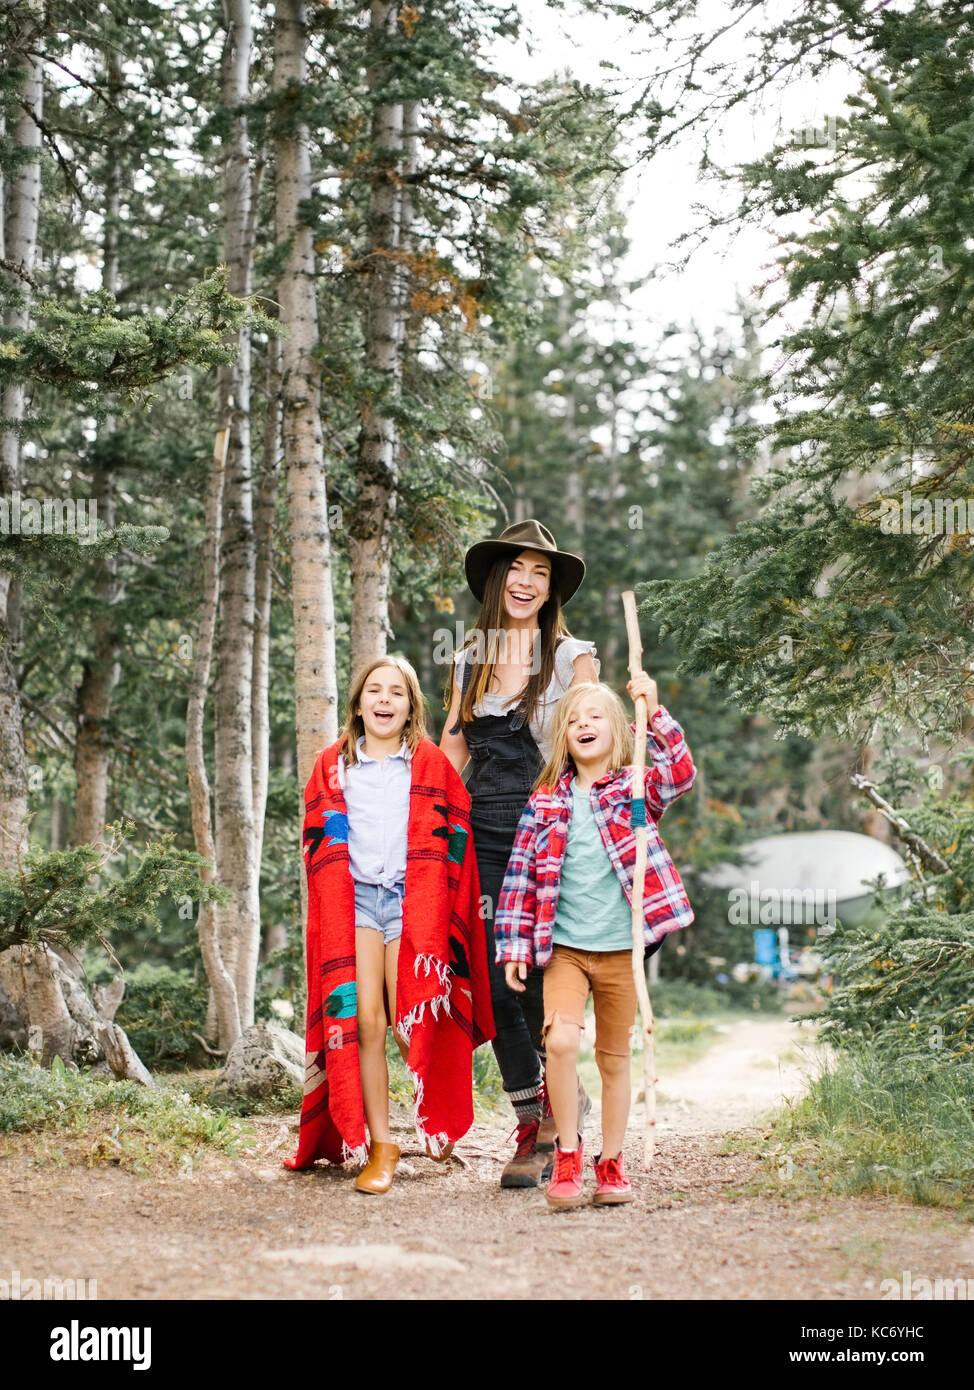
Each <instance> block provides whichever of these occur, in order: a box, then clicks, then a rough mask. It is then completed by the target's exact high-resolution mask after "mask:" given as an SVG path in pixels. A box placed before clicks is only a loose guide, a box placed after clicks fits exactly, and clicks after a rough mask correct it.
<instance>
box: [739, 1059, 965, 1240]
mask: <svg viewBox="0 0 974 1390" xmlns="http://www.w3.org/2000/svg"><path fill="white" fill-rule="evenodd" d="M740 1146H741V1147H745V1148H752V1147H754V1144H753V1141H748V1140H746V1139H745V1140H743V1141H741V1144H740ZM758 1147H759V1148H760V1150H761V1153H762V1157H763V1158H764V1159H765V1163H766V1172H767V1177H768V1179H769V1180H770V1181H771V1182H773V1184H774V1185H775V1186H776V1188H777V1190H778V1191H779V1192H780V1193H782V1195H786V1194H787V1193H789V1192H790V1193H793V1194H794V1195H798V1196H804V1195H808V1194H809V1193H821V1192H823V1191H826V1192H835V1193H841V1194H843V1195H852V1194H857V1193H863V1192H875V1193H882V1194H884V1195H886V1196H891V1197H900V1198H906V1199H908V1200H910V1201H913V1202H918V1203H922V1204H924V1205H928V1206H940V1207H946V1208H951V1209H955V1210H960V1211H963V1212H965V1214H968V1215H969V1216H970V1217H971V1218H972V1219H974V1065H971V1064H970V1063H967V1064H964V1063H961V1064H957V1063H951V1062H949V1061H946V1060H945V1061H942V1062H939V1063H930V1062H926V1061H924V1062H923V1064H922V1065H921V1064H920V1063H919V1062H918V1061H911V1062H909V1063H905V1062H903V1061H902V1060H901V1061H900V1063H899V1065H897V1063H896V1062H895V1060H894V1059H893V1058H891V1057H890V1055H889V1053H888V1052H887V1051H886V1050H885V1049H879V1048H875V1049H865V1048H862V1049H857V1050H855V1051H843V1052H840V1053H838V1054H837V1055H836V1056H835V1057H833V1058H832V1059H831V1060H828V1061H826V1062H825V1064H824V1066H823V1069H822V1071H821V1072H820V1074H819V1076H818V1077H817V1078H816V1079H815V1080H814V1081H813V1082H812V1084H811V1087H810V1089H809V1092H808V1095H807V1096H805V1097H803V1098H802V1099H801V1100H800V1101H797V1102H795V1103H791V1104H788V1105H787V1106H786V1108H785V1109H784V1110H782V1111H780V1112H779V1113H778V1116H777V1117H776V1119H775V1121H774V1123H773V1124H772V1127H771V1129H770V1131H769V1132H768V1133H767V1134H766V1135H765V1136H764V1140H763V1142H761V1143H760V1144H759V1145H758Z"/></svg>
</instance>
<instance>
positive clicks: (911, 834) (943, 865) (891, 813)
mask: <svg viewBox="0 0 974 1390" xmlns="http://www.w3.org/2000/svg"><path fill="white" fill-rule="evenodd" d="M849 780H850V781H851V783H852V785H853V786H854V787H855V788H856V789H857V790H858V791H860V792H862V794H863V796H865V797H867V798H868V800H869V801H871V802H872V804H873V805H874V806H875V807H876V809H877V810H878V811H879V812H880V813H881V814H882V815H883V817H884V818H885V819H886V820H887V821H888V822H889V824H890V825H891V826H892V827H893V829H894V830H895V831H896V833H897V835H899V837H900V839H901V840H902V841H903V843H904V844H905V845H907V846H908V847H909V849H910V852H911V857H912V858H913V859H914V861H915V862H916V863H918V864H924V865H926V867H927V868H928V869H931V870H932V871H933V872H934V873H937V874H949V873H950V865H949V864H948V863H947V861H946V859H944V858H943V857H942V856H941V855H940V854H938V853H937V851H936V850H935V849H931V847H930V846H929V845H928V844H927V842H926V840H924V839H922V838H921V836H919V835H918V834H917V833H916V831H915V830H911V829H910V825H909V822H908V821H907V820H906V818H905V817H904V816H902V815H900V813H899V812H898V811H895V810H894V809H893V807H892V806H891V805H890V804H889V802H888V801H886V800H885V799H884V798H883V797H882V796H881V795H880V793H879V789H878V788H877V786H876V784H875V782H870V780H869V778H868V777H864V776H863V775H862V773H860V772H854V773H853V774H852V776H851V777H850V779H849ZM919 876H920V878H921V879H922V878H923V874H922V873H920V875H919ZM959 881H960V880H959Z"/></svg>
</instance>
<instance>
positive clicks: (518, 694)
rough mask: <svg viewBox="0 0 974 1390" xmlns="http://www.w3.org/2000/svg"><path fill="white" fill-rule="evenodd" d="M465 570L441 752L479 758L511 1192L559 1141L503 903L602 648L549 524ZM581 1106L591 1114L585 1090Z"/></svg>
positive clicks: (484, 881)
mask: <svg viewBox="0 0 974 1390" xmlns="http://www.w3.org/2000/svg"><path fill="white" fill-rule="evenodd" d="M465 567H466V573H467V582H468V584H469V585H470V589H471V592H472V593H473V595H474V597H475V598H476V599H477V600H478V601H479V602H480V605H481V607H480V615H479V617H478V619H477V625H476V627H475V628H474V629H473V631H472V632H471V634H470V638H469V640H468V642H467V644H466V645H465V646H464V648H463V649H462V650H461V651H459V652H458V653H457V655H456V668H455V673H454V674H453V677H452V680H451V682H450V686H449V695H448V698H447V703H448V705H449V715H448V716H447V721H446V731H445V732H444V734H443V737H442V739H441V740H440V747H441V748H442V749H443V751H444V753H446V755H447V757H448V758H449V759H450V761H451V763H452V764H453V766H454V767H455V768H456V770H457V772H462V771H463V768H464V766H465V764H466V762H467V760H468V758H472V759H473V771H472V773H471V776H470V779H469V781H468V783H467V788H468V790H469V792H470V796H471V810H470V823H471V828H472V830H473V839H474V850H475V852H476V855H477V866H478V871H479V874H480V884H481V892H482V894H483V900H484V917H485V921H486V925H487V955H488V959H489V961H490V963H491V978H490V986H491V998H492V1001H493V1007H494V1019H495V1022H496V1026H497V1036H496V1038H495V1040H494V1054H495V1056H496V1058H497V1064H498V1066H499V1068H500V1072H501V1077H502V1078H503V1083H504V1090H505V1091H506V1092H507V1094H508V1095H509V1096H510V1098H511V1102H512V1104H513V1106H514V1113H515V1118H516V1121H517V1146H516V1150H515V1154H514V1156H513V1158H512V1159H511V1160H510V1162H509V1163H508V1164H507V1165H506V1167H505V1168H504V1171H503V1173H502V1174H501V1186H502V1187H536V1186H537V1184H538V1181H539V1179H540V1177H541V1174H542V1170H543V1168H544V1165H545V1161H546V1159H547V1158H548V1157H549V1156H550V1151H551V1148H552V1142H553V1138H554V1122H553V1120H551V1119H550V1118H546V1114H545V1112H547V1117H550V1114H551V1112H550V1109H548V1108H547V1096H546V1092H545V1090H544V1087H543V1085H542V1077H541V1061H540V1056H539V1054H540V1052H541V1050H542V1047H543V1044H542V1040H541V1024H542V1021H543V1009H542V1000H541V980H540V976H536V977H533V978H532V979H531V980H529V982H528V987H527V990H526V992H525V993H524V996H523V998H521V999H518V998H517V997H515V995H513V994H512V993H511V991H510V990H509V989H508V988H507V987H506V985H505V983H504V973H503V971H502V970H501V969H500V967H499V966H497V965H496V964H495V963H494V938H493V917H494V908H495V906H496V904H497V899H498V897H499V896H500V890H501V884H502V882H503V879H504V872H505V870H506V868H507V861H508V859H509V857H510V853H511V848H512V846H513V844H514V834H515V831H516V830H517V825H518V821H519V819H520V817H521V812H522V811H523V810H524V806H525V803H526V801H527V799H528V797H529V796H530V795H531V789H532V787H533V786H534V782H535V779H536V778H537V775H538V772H539V771H540V769H541V766H542V763H543V762H544V761H545V760H546V758H547V756H548V753H549V745H550V741H551V730H552V727H553V724H554V718H555V711H556V709H557V708H558V701H559V700H560V699H561V698H562V696H563V695H564V693H565V691H566V690H568V689H569V688H570V687H571V686H572V685H574V684H575V683H577V682H578V681H583V680H584V681H594V680H597V679H598V668H597V665H596V662H595V647H594V646H593V645H592V643H591V642H581V641H577V640H576V639H575V638H573V637H571V635H570V634H569V632H568V629H567V628H566V627H565V624H564V620H563V619H562V615H561V609H562V604H564V603H567V602H568V600H569V599H570V598H571V597H572V595H573V594H574V593H575V591H576V590H577V589H578V587H579V585H580V584H581V582H582V579H583V577H584V574H585V565H584V563H583V562H582V560H581V559H580V558H579V557H578V556H577V555H572V554H570V553H569V552H567V551H562V550H558V548H557V547H556V545H555V540H554V537H553V536H552V534H551V532H550V531H549V530H548V529H547V528H546V527H544V526H542V525H541V524H540V522H537V521H533V520H532V521H523V522H518V523H517V524H516V525H514V526H509V527H508V528H507V530H506V531H504V532H502V534H501V535H500V537H499V538H498V539H496V540H494V539H490V540H484V541H478V542H477V544H476V545H473V546H471V547H470V549H469V550H468V551H467V554H466V559H465ZM578 1104H579V1115H580V1117H581V1116H582V1115H583V1114H584V1111H585V1108H586V1107H587V1106H588V1097H587V1096H586V1095H585V1093H584V1091H580V1093H579V1102H578ZM579 1123H580V1124H581V1118H580V1119H579Z"/></svg>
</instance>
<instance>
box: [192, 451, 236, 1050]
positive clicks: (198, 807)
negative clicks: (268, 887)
mask: <svg viewBox="0 0 974 1390" xmlns="http://www.w3.org/2000/svg"><path fill="white" fill-rule="evenodd" d="M226 454H227V431H226V430H221V431H220V433H219V434H218V435H217V438H216V445H215V447H214V450H213V468H212V471H211V473H210V482H209V487H208V489H207V496H206V517H205V532H204V539H203V551H202V557H201V563H202V571H203V572H202V576H201V579H202V585H203V603H202V607H201V610H200V622H199V630H198V632H197V637H196V656H195V659H194V662H193V679H192V682H191V684H190V688H189V699H188V701H187V704H186V775H187V777H188V779H189V805H190V813H191V815H192V820H193V841H194V844H195V846H196V852H197V853H198V854H201V855H202V856H203V857H204V859H206V860H208V861H209V863H210V864H213V863H215V861H216V850H215V848H214V845H213V829H212V822H211V819H210V781H209V778H208V777H207V774H206V756H205V753H204V749H203V719H204V715H205V711H206V690H207V686H208V684H209V679H210V663H211V660H212V656H213V634H214V629H215V627H216V611H217V604H218V601H219V591H220V536H221V533H222V511H223V474H224V468H225V466H226ZM200 877H201V878H202V879H203V881H204V882H205V883H211V882H212V881H213V871H212V870H211V869H201V870H200ZM220 910H221V909H220V908H219V907H218V906H217V905H216V904H214V903H204V904H203V906H202V907H201V908H200V913H199V918H198V919H197V924H196V927H197V931H198V933H199V940H200V952H201V954H202V956H203V967H204V969H205V970H206V978H207V980H208V981H209V983H210V990H211V998H212V1003H213V1010H214V1014H215V1018H214V1020H213V1022H214V1025H215V1029H216V1036H217V1037H218V1039H220V1040H221V1042H225V1043H226V1046H227V1047H232V1046H233V1044H234V1043H235V1042H236V1040H237V1038H238V1037H239V1036H240V1033H241V1028H240V1011H239V1008H238V1006H237V987H236V985H235V984H234V981H233V977H232V976H231V975H230V973H229V971H228V970H227V968H226V963H225V962H224V959H223V953H222V950H221V931H220V920H219V914H220ZM208 1023H209V1020H208ZM211 1035H212V1029H211Z"/></svg>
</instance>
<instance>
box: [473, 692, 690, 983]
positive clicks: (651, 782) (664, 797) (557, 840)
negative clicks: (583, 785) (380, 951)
mask: <svg viewBox="0 0 974 1390" xmlns="http://www.w3.org/2000/svg"><path fill="white" fill-rule="evenodd" d="M646 752H647V756H649V755H651V756H652V765H651V766H647V767H646V772H645V778H646V780H645V787H646V793H645V794H646V823H647V833H646V840H647V845H646V882H645V888H644V892H643V919H644V923H645V939H646V944H647V945H651V944H653V943H654V942H657V941H661V940H662V939H663V937H664V936H666V935H667V934H668V933H669V932H673V931H678V930H679V928H680V927H687V926H689V925H690V923H691V922H692V921H693V908H692V907H691V906H690V903H689V900H688V899H687V895H686V892H685V890H684V887H683V883H682V881H681V879H680V875H679V874H678V873H677V871H676V867H675V866H674V864H673V861H672V859H671V858H670V856H669V854H668V852H667V849H666V846H665V845H664V844H663V841H662V840H661V839H660V835H659V830H658V829H657V822H658V821H659V818H660V816H662V814H663V812H664V811H665V810H666V808H667V806H669V805H670V803H671V802H673V801H675V800H676V798H677V797H678V796H682V795H683V793H684V792H686V791H689V790H690V788H691V787H692V786H693V779H694V773H695V770H694V766H693V759H692V758H691V756H690V750H689V748H688V747H687V745H686V740H685V739H684V737H683V730H682V729H681V728H680V725H679V724H678V723H677V722H676V720H675V719H674V718H673V716H672V715H671V714H670V713H669V712H668V711H667V709H666V708H665V707H664V706H663V705H660V706H659V708H658V709H657V710H656V712H655V713H654V715H653V717H652V719H651V720H650V722H649V728H648V729H647V738H646ZM632 772H633V770H632V768H631V767H624V768H621V769H620V770H619V771H618V772H616V773H607V774H606V776H605V777H601V778H600V779H599V780H598V781H597V782H595V783H594V784H593V786H592V788H591V790H590V793H589V795H590V797H591V803H592V812H593V815H594V817H595V823H596V825H597V826H598V828H599V833H600V835H601V836H602V842H603V844H604V845H605V850H606V853H607V854H608V856H609V859H610V861H611V863H612V867H613V868H614V869H615V871H616V875H617V877H618V879H619V882H620V883H621V884H622V890H623V892H624V893H625V895H626V900H627V901H628V902H629V903H630V905H631V904H632V880H633V872H634V870H635V865H636V836H635V833H634V831H633V828H632ZM573 777H574V773H573V772H572V771H571V770H569V771H568V772H566V773H564V774H563V776H562V777H561V778H560V779H559V781H558V783H557V785H556V786H555V787H554V788H553V789H549V788H545V787H542V788H540V789H539V790H538V791H536V792H534V793H533V795H532V796H531V799H530V801H529V802H528V804H527V805H526V806H525V808H524V811H523V813H522V815H521V820H520V823H519V824H518V828H517V834H516V836H515V838H514V848H513V850H512V851H511V857H510V860H509V861H508V865H507V873H506V874H505V876H504V884H503V887H502V888H501V895H500V901H499V902H498V905H497V912H496V914H495V917H494V938H495V942H496V946H497V952H496V957H497V960H498V962H503V961H508V960H513V961H524V962H525V963H526V964H527V965H533V966H536V967H538V968H539V969H540V968H542V967H543V966H545V965H547V963H548V961H549V960H550V959H551V948H552V940H551V933H552V928H553V926H554V922H555V913H556V911H557V908H558V894H559V891H560V888H561V866H562V864H563V862H564V859H565V849H566V846H567V844H568V826H569V822H570V820H571V814H572V790H571V784H572V779H573Z"/></svg>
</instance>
